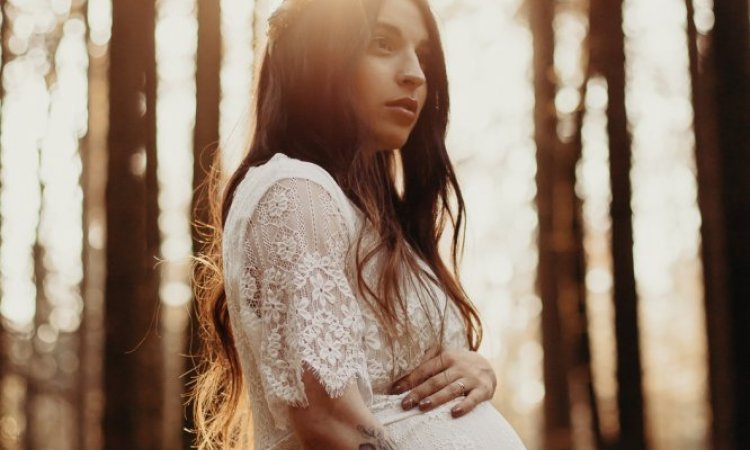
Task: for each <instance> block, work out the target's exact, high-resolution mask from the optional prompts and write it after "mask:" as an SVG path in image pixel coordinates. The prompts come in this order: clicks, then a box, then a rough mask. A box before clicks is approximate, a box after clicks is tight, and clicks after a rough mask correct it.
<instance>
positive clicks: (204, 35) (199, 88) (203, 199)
mask: <svg viewBox="0 0 750 450" xmlns="http://www.w3.org/2000/svg"><path fill="white" fill-rule="evenodd" d="M220 21H221V9H220V2H217V1H214V0H199V1H198V58H197V59H198V61H197V73H196V92H197V98H196V114H195V134H194V140H193V146H194V147H193V202H192V208H191V211H192V213H193V228H192V238H193V254H195V255H197V254H199V253H201V252H202V251H203V250H204V248H203V238H202V234H201V232H200V230H201V229H202V228H203V226H204V225H205V224H208V223H209V209H208V203H207V202H208V201H209V195H210V193H208V191H207V186H206V181H207V172H208V170H210V167H211V163H212V162H213V161H212V156H213V155H214V153H215V152H218V148H217V144H218V142H219V103H220V100H221V80H220V78H219V73H220V69H221V28H220ZM216 161H217V162H218V161H219V159H218V154H217V159H216ZM198 330H199V324H198V320H197V310H196V304H195V299H193V302H192V304H191V308H190V319H189V324H188V331H187V332H188V336H187V342H186V352H185V354H186V355H187V360H186V364H185V369H186V373H187V375H186V381H188V382H189V381H190V380H191V379H192V378H193V376H194V374H195V363H196V361H195V360H194V357H196V356H197V355H198V350H199V346H200V336H199V333H198ZM185 387H186V388H188V386H187V385H186V386H185ZM184 417H185V423H184V426H183V447H184V448H189V447H190V446H191V445H192V442H193V439H194V438H195V436H194V434H193V433H190V432H188V431H187V430H193V429H194V428H195V425H194V423H193V404H192V402H191V403H188V404H187V405H186V409H185V416H184Z"/></svg>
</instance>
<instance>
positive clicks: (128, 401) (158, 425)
mask: <svg viewBox="0 0 750 450" xmlns="http://www.w3.org/2000/svg"><path fill="white" fill-rule="evenodd" d="M154 8H155V5H154V2H153V1H149V0H115V1H113V3H112V39H111V44H110V72H109V76H110V128H109V136H108V147H109V160H108V168H107V173H108V180H107V188H106V211H107V239H106V242H107V250H106V254H107V279H106V344H105V369H104V372H105V375H104V377H105V378H104V379H105V383H104V389H105V396H106V397H105V398H106V406H105V412H104V447H105V448H107V449H113V450H117V449H135V448H138V449H157V448H161V446H162V440H161V437H162V420H161V417H162V412H161V403H162V398H163V395H162V390H163V362H162V359H163V355H162V348H161V345H160V341H159V340H158V339H157V334H158V329H159V328H158V324H159V320H158V308H159V278H158V272H157V270H156V262H157V259H156V258H157V256H158V251H159V227H158V222H157V220H158V213H159V208H158V184H157V175H156V163H157V162H156V62H155V51H154V21H155V10H154Z"/></svg>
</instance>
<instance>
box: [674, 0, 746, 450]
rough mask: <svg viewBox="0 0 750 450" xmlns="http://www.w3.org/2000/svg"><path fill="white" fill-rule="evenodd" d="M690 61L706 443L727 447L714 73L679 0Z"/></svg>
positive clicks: (689, 6)
mask: <svg viewBox="0 0 750 450" xmlns="http://www.w3.org/2000/svg"><path fill="white" fill-rule="evenodd" d="M685 6H686V10H687V38H688V52H689V59H690V79H691V93H692V101H693V111H694V114H693V118H694V120H693V130H694V133H695V159H696V166H697V175H698V204H699V207H700V210H701V216H702V220H701V239H702V246H701V256H702V258H703V282H704V289H705V305H706V332H707V333H706V334H707V337H708V346H709V352H708V358H709V360H708V368H709V392H710V394H709V396H710V398H711V409H712V413H711V430H710V435H711V438H710V439H711V445H712V448H713V449H714V450H730V449H732V448H734V447H733V444H732V428H733V427H732V422H733V416H734V396H733V394H732V392H733V387H734V381H733V380H734V371H733V369H732V360H731V355H730V351H729V350H728V349H729V348H731V332H730V330H731V323H730V312H729V296H728V286H727V270H728V267H727V266H726V264H727V259H726V258H727V253H726V251H727V250H726V240H725V234H724V233H725V226H726V225H725V223H724V208H723V204H722V201H721V184H722V176H721V161H720V153H719V144H718V136H717V134H716V133H717V130H716V127H717V123H716V104H715V95H716V78H715V77H716V74H715V67H714V60H713V59H714V54H713V53H714V52H713V50H712V48H711V47H710V46H708V47H705V53H703V54H702V55H701V54H700V53H699V52H698V41H699V39H700V40H702V41H703V42H709V43H710V37H709V36H699V35H698V32H697V30H696V26H695V18H694V15H695V8H694V7H693V1H692V0H685Z"/></svg>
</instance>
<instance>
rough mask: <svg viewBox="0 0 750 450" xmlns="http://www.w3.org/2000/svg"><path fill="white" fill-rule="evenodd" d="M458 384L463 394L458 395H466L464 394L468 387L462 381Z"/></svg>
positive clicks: (457, 382)
mask: <svg viewBox="0 0 750 450" xmlns="http://www.w3.org/2000/svg"><path fill="white" fill-rule="evenodd" d="M456 384H457V385H458V387H459V388H461V393H460V394H458V395H464V393H465V392H466V386H465V385H464V384H463V383H461V382H460V381H456Z"/></svg>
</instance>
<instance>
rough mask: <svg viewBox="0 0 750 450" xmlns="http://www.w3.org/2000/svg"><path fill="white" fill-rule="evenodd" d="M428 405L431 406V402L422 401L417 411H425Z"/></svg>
mask: <svg viewBox="0 0 750 450" xmlns="http://www.w3.org/2000/svg"><path fill="white" fill-rule="evenodd" d="M430 405H432V401H430V399H428V398H426V399H424V400H422V401H421V402H419V409H427V408H429V407H430Z"/></svg>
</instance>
